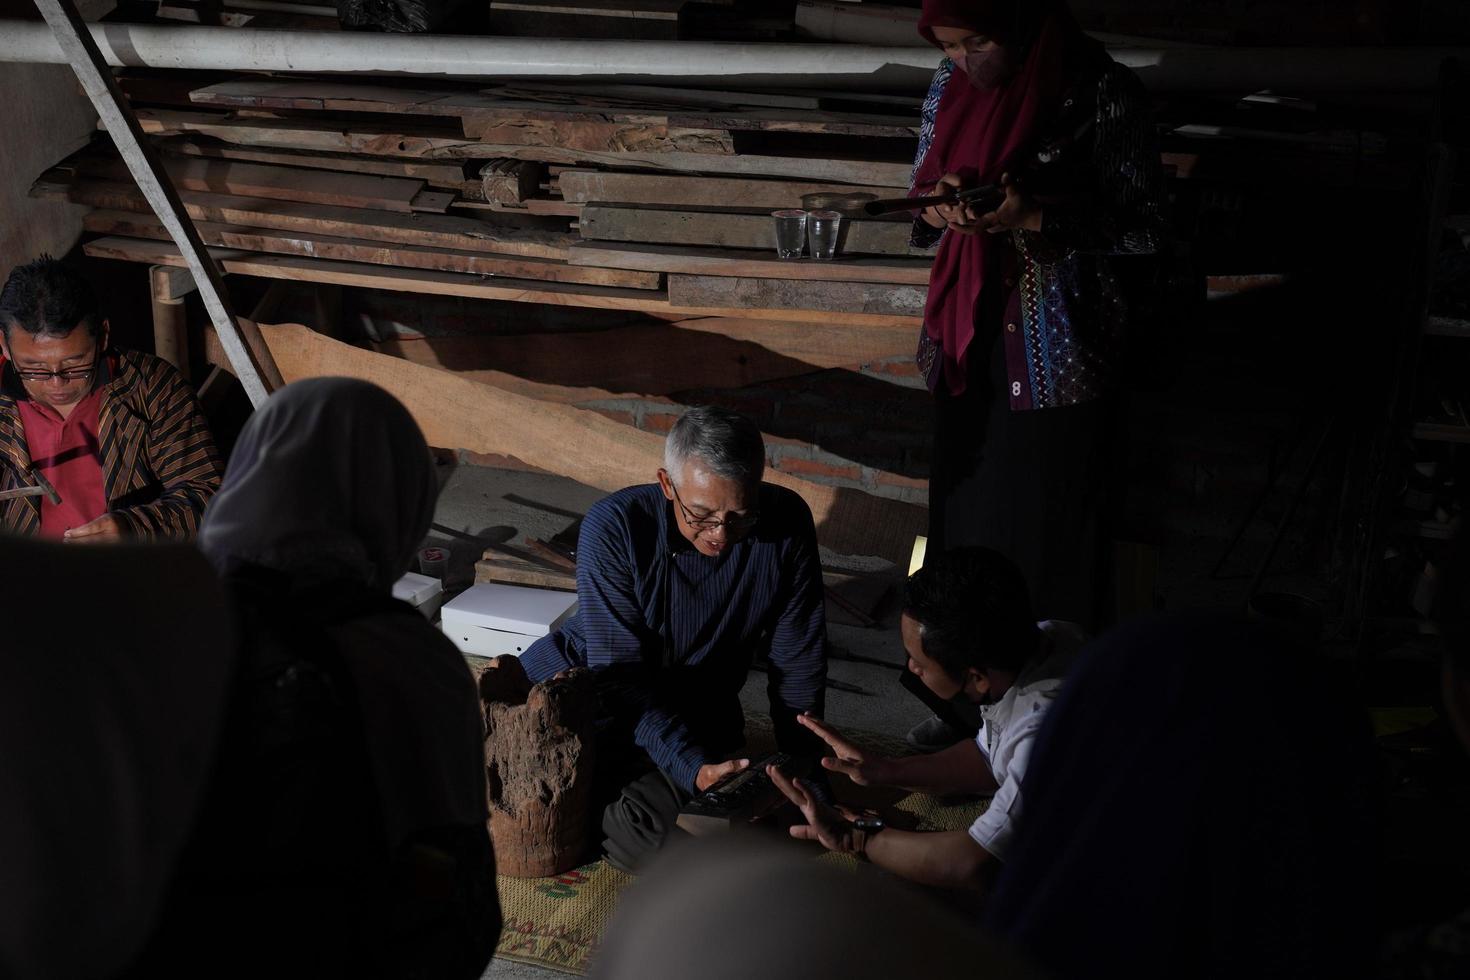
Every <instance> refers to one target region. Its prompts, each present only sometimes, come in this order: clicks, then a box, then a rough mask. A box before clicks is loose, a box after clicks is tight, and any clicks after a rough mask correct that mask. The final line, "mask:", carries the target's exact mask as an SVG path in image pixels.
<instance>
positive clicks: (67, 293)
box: [0, 255, 221, 544]
mask: <svg viewBox="0 0 1470 980" xmlns="http://www.w3.org/2000/svg"><path fill="white" fill-rule="evenodd" d="M0 354H3V358H0V528H3V529H4V530H8V531H11V532H13V533H18V534H27V535H39V536H41V537H49V538H60V539H62V540H64V541H68V542H76V543H88V544H90V543H101V542H107V541H115V540H118V539H120V538H122V537H135V538H185V537H188V536H190V535H192V534H193V533H194V531H195V530H196V529H197V528H198V526H199V519H200V516H201V515H202V514H203V512H204V505H205V504H206V503H207V502H208V501H209V498H210V497H212V496H213V495H214V492H215V491H216V490H217V489H219V483H220V475H221V467H220V461H219V455H218V453H217V452H216V451H215V447H214V440H213V438H212V437H211V436H210V433H209V427H208V425H207V423H206V422H205V420H204V414H203V412H202V411H201V410H200V408H199V403H198V401H197V400H196V399H195V398H194V394H193V392H192V391H191V390H190V389H189V386H188V385H187V384H186V383H185V382H184V380H183V378H181V377H179V374H178V372H177V371H175V370H174V369H173V368H172V367H171V366H169V365H168V364H166V363H165V362H163V361H161V360H159V359H158V358H156V357H152V356H150V355H148V354H142V353H138V352H136V351H116V350H111V349H109V347H108V323H107V321H106V320H104V319H102V317H101V314H100V311H99V309H98V305H97V299H96V296H95V294H94V293H93V291H92V288H91V286H90V285H89V284H88V283H87V281H86V280H85V279H84V278H82V276H80V275H79V274H78V273H77V272H75V271H74V270H72V269H69V268H67V267H66V266H64V265H62V264H61V263H60V262H58V261H56V260H55V259H52V258H51V257H50V256H44V255H43V256H42V257H41V258H39V259H37V260H35V261H34V262H30V263H28V264H26V265H23V266H19V267H17V268H16V269H15V270H14V271H12V272H11V274H10V277H9V279H7V280H6V282H5V286H4V288H3V289H0ZM47 489H50V490H54V493H44V492H37V491H43V490H47ZM7 491H18V492H10V493H7ZM58 497H59V498H60V500H59V502H58V500H57V499H56V498H58Z"/></svg>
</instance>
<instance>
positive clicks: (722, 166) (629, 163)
mask: <svg viewBox="0 0 1470 980" xmlns="http://www.w3.org/2000/svg"><path fill="white" fill-rule="evenodd" d="M137 116H138V122H139V123H140V124H141V125H142V127H143V131H144V132H145V133H153V134H162V133H184V132H190V133H198V134H201V135H204V136H211V137H214V138H215V139H220V140H224V141H226V142H228V143H237V144H244V145H249V146H270V147H277V148H285V149H298V150H310V151H324V152H330V153H362V154H366V155H369V156H388V157H412V158H415V159H427V160H465V159H485V158H487V157H513V158H515V159H517V160H540V161H542V162H543V163H563V164H567V163H572V164H589V163H590V164H601V165H604V166H614V167H629V168H641V169H647V170H659V171H674V172H679V173H706V172H709V173H716V174H763V175H766V176H773V177H797V178H803V179H807V180H829V181H832V182H834V183H844V184H878V185H882V186H891V187H897V186H900V185H902V184H904V183H905V182H906V181H907V180H908V177H909V171H910V169H911V165H910V164H908V163H902V162H888V161H874V160H846V159H814V158H812V157H811V156H789V157H787V156H766V155H761V154H754V153H741V154H737V155H734V156H721V155H718V154H708V153H687V152H657V151H648V152H634V151H626V152H606V151H599V150H585V149H575V148H566V147H559V146H521V145H514V144H504V143H489V142H480V141H479V140H473V139H468V138H465V137H462V136H457V135H453V134H450V133H447V132H443V131H439V132H435V131H431V130H428V129H424V128H421V127H411V126H409V125H403V126H396V125H385V124H382V123H373V122H363V121H359V120H337V121H318V120H313V119H270V118H240V117H231V116H225V115H221V114H217V113H202V112H178V111H174V110H169V109H140V110H138V113H137Z"/></svg>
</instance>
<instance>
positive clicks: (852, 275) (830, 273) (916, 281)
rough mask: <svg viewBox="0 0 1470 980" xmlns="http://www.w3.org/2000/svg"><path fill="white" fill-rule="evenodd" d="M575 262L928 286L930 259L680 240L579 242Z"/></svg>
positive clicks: (574, 248)
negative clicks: (780, 254) (807, 256)
mask: <svg viewBox="0 0 1470 980" xmlns="http://www.w3.org/2000/svg"><path fill="white" fill-rule="evenodd" d="M567 258H568V261H570V262H571V263H572V264H573V265H595V266H600V267H602V268H609V269H641V270H645V271H649V272H670V273H687V274H691V275H704V276H738V277H746V278H757V279H803V280H820V281H828V282H872V283H898V284H903V285H910V286H928V285H929V272H930V268H931V265H932V263H931V262H930V260H929V259H927V258H918V257H914V258H907V257H899V256H894V257H889V256H879V257H875V256H858V255H842V256H838V257H837V258H834V259H832V260H831V261H824V262H811V261H805V260H783V259H780V258H777V257H776V256H775V255H774V254H773V253H772V252H769V251H757V250H755V249H748V250H747V249H721V248H697V247H692V246H681V245H625V244H622V243H619V242H580V243H577V244H575V245H573V246H572V247H571V249H569V251H568V256H567Z"/></svg>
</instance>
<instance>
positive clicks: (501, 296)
mask: <svg viewBox="0 0 1470 980" xmlns="http://www.w3.org/2000/svg"><path fill="white" fill-rule="evenodd" d="M82 248H83V251H84V252H86V254H88V255H93V256H97V257H98V258H109V259H121V260H123V261H125V262H140V263H144V264H147V265H181V264H182V262H183V260H182V258H181V257H180V256H179V254H178V250H177V249H176V248H173V247H172V246H170V245H168V244H167V243H165V242H154V241H146V240H143V239H139V238H120V237H115V236H109V237H106V238H97V239H94V240H92V241H90V242H87V243H86V244H85V245H83V246H82ZM210 252H211V254H215V255H216V257H217V259H218V261H219V262H221V263H222V265H223V268H224V271H225V272H233V273H238V274H240V275H245V276H261V277H263V278H266V279H291V280H297V281H301V282H320V283H332V284H334V285H339V286H357V287H361V288H364V289H386V290H392V291H397V292H405V293H425V294H430V295H435V296H464V297H468V298H472V299H493V300H504V301H507V302H512V303H542V304H546V305H550V306H580V307H585V308H587V309H600V310H624V311H632V312H640V313H650V314H654V315H657V316H660V317H662V318H665V319H682V318H683V317H700V316H719V317H727V316H734V317H746V318H752V319H772V320H788V321H803V320H804V321H810V322H816V323H831V324H839V323H840V324H844V325H847V326H852V327H901V328H907V329H910V330H917V329H918V327H919V324H920V323H921V322H922V320H921V319H920V318H919V317H911V316H892V315H888V314H863V313H841V314H834V313H828V312H823V311H816V310H776V309H771V310H766V309H734V308H730V307H689V306H675V305H673V304H671V303H669V301H668V299H667V297H666V296H664V295H663V294H662V293H661V292H658V291H655V290H652V289H620V288H616V287H612V286H580V285H573V284H569V283H556V282H539V283H538V282H531V281H527V280H513V279H508V280H505V281H503V282H495V281H490V282H487V281H486V280H485V279H483V278H482V277H480V276H469V275H464V274H462V273H455V272H431V271H428V270H420V269H397V268H393V267H390V266H377V265H366V264H363V263H360V262H334V261H331V260H327V259H307V258H298V257H296V256H292V255H261V254H259V253H255V252H246V251H241V250H238V249H223V248H220V249H214V248H212V249H210Z"/></svg>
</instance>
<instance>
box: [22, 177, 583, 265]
mask: <svg viewBox="0 0 1470 980" xmlns="http://www.w3.org/2000/svg"><path fill="white" fill-rule="evenodd" d="M32 194H33V195H34V196H39V197H49V198H53V199H60V200H67V201H71V202H73V203H76V204H89V205H91V206H93V207H97V208H110V209H114V210H122V211H134V212H138V213H140V214H151V213H152V211H151V209H150V208H149V207H148V202H147V201H145V200H144V199H143V195H142V194H141V193H140V192H139V191H138V189H137V188H136V187H132V186H128V185H123V184H107V183H102V182H94V181H81V182H78V183H74V184H70V185H66V184H55V183H46V184H39V183H38V184H37V185H36V186H35V187H34V188H33V189H32ZM179 196H180V197H182V198H183V200H184V207H185V210H187V211H188V213H189V217H191V218H193V219H194V220H195V221H210V222H216V223H219V224H230V225H243V226H246V227H252V228H274V229H279V230H283V231H296V232H303V233H308V234H310V233H317V234H323V235H330V236H334V237H338V238H361V239H367V240H369V241H380V242H392V243H394V244H399V245H422V246H425V247H429V248H455V249H460V250H463V251H476V252H489V253H495V254H501V255H525V256H535V257H538V258H546V259H565V258H566V257H567V248H568V246H569V245H570V244H571V243H572V242H573V241H575V237H574V236H572V235H571V234H570V233H568V232H564V231H546V230H542V229H539V228H527V227H521V226H517V225H516V224H513V223H511V222H510V221H508V220H500V221H494V220H481V219H477V218H464V217H456V216H452V215H436V214H406V215H405V214H397V213H390V212H385V211H377V212H374V211H363V210H358V209H355V208H336V207H331V206H328V205H320V204H300V203H296V202H288V201H279V202H266V201H261V200H257V199H254V198H245V197H232V196H229V195H223V194H204V193H200V192H196V191H183V192H181V193H180V195H179Z"/></svg>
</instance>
